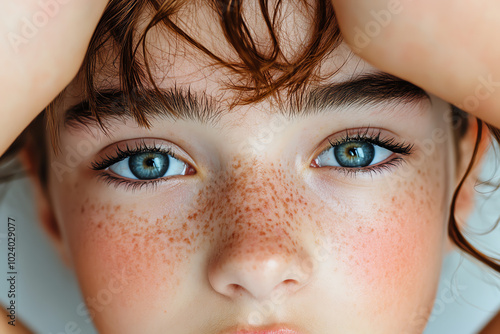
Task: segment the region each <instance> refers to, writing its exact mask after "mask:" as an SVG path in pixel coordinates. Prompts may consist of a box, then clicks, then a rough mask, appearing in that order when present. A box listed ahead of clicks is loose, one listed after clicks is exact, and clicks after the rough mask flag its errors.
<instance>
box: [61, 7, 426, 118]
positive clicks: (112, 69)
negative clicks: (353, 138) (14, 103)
mask: <svg viewBox="0 0 500 334" xmlns="http://www.w3.org/2000/svg"><path fill="white" fill-rule="evenodd" d="M303 5H304V3H303V2H300V4H294V3H286V4H283V5H282V7H280V10H279V13H278V15H277V16H276V17H275V18H276V19H279V20H277V22H279V24H277V25H276V31H277V32H279V34H277V36H279V43H280V50H281V51H282V52H283V55H282V57H283V59H293V57H294V56H295V57H296V56H297V55H299V54H301V52H303V51H304V48H305V45H307V42H308V40H310V39H311V38H312V36H311V31H308V27H309V28H310V27H312V21H311V20H312V19H314V17H313V15H311V13H314V11H312V10H311V8H306V7H303ZM255 6H257V5H256V4H255V3H253V4H251V3H249V4H247V5H246V7H244V8H243V10H242V11H243V13H244V15H245V19H246V22H247V27H248V28H249V29H250V34H251V35H252V39H253V40H254V41H256V44H255V48H254V49H255V51H256V52H260V53H262V54H264V55H265V54H266V52H267V53H268V52H270V50H271V46H272V42H271V41H272V39H271V38H270V35H269V31H268V30H267V29H264V28H265V27H266V24H265V22H264V21H263V20H262V15H260V14H259V13H260V10H259V9H258V8H256V7H255ZM271 7H272V5H271ZM214 13H215V12H214V10H213V9H212V8H209V7H208V6H207V5H206V4H201V5H200V6H199V7H196V8H193V5H192V4H191V3H189V4H188V5H187V6H185V7H184V8H183V9H181V10H180V11H179V14H178V15H177V16H176V17H175V19H174V21H175V23H176V24H177V25H178V26H179V28H180V29H182V30H183V31H184V32H185V33H186V34H187V35H189V36H191V37H193V38H195V39H196V41H197V42H198V43H199V44H200V45H202V46H203V47H204V48H206V49H207V50H208V52H209V53H213V54H215V55H216V56H217V57H220V58H221V59H224V60H226V61H227V62H229V63H230V64H231V65H234V64H241V62H242V59H241V57H240V59H238V54H237V52H236V51H235V48H234V47H233V46H231V45H230V43H229V42H228V41H227V39H226V36H225V35H224V32H223V30H222V28H221V24H220V22H219V16H217V15H214ZM142 15H143V19H142V20H139V21H138V22H139V23H140V24H139V29H138V31H139V33H138V35H139V34H140V32H141V31H143V30H144V29H145V25H146V23H147V22H149V20H150V17H151V16H152V14H151V13H150V12H148V11H144V12H143V13H142ZM120 47H121V46H118V45H113V44H112V42H110V43H108V45H106V48H104V50H103V51H102V52H101V53H100V54H99V55H98V57H97V58H96V60H97V66H96V71H95V72H94V76H93V79H94V82H95V88H96V90H97V91H98V95H99V96H101V97H102V96H103V95H102V94H100V91H103V90H113V91H114V92H116V91H118V92H119V91H120V89H121V87H122V84H123V82H121V80H122V79H123V78H122V77H120V74H123V73H120V71H123V63H122V64H120V52H119V50H120ZM146 48H147V49H146V51H145V53H143V50H142V49H141V48H139V49H137V50H138V54H137V56H138V60H139V62H140V63H141V64H144V62H145V60H147V63H148V64H149V65H150V67H149V69H150V71H151V76H152V78H153V80H154V84H155V85H156V86H157V87H158V88H160V90H162V91H167V92H169V94H171V95H172V94H173V95H177V97H178V98H177V100H176V104H175V105H176V106H178V103H177V102H179V101H181V100H184V101H181V102H182V103H185V101H186V100H188V101H187V104H188V105H191V106H193V105H200V104H199V103H197V101H194V102H193V103H191V101H189V99H185V98H184V97H185V96H186V95H190V94H191V95H196V96H198V97H200V96H202V97H203V98H202V99H201V100H206V101H210V102H212V101H215V103H211V105H216V106H217V108H216V109H217V112H218V114H223V113H229V112H228V111H240V112H241V111H245V110H256V109H258V110H263V111H271V112H276V111H282V110H286V109H290V105H289V104H290V101H289V100H286V99H285V100H283V99H282V100H280V101H279V102H280V103H276V102H277V101H276V100H274V99H273V96H271V97H270V98H267V99H264V100H262V101H259V102H258V103H253V104H252V106H251V107H252V108H248V106H246V107H242V108H236V109H232V108H230V107H231V105H232V104H233V103H234V102H235V100H236V99H235V98H236V97H238V96H239V94H240V93H241V91H238V90H234V89H231V85H235V84H236V85H238V84H241V81H240V80H244V79H242V76H241V75H239V74H238V73H235V71H234V69H230V68H229V67H227V66H226V67H224V66H221V65H219V64H214V59H213V57H209V56H208V55H207V53H206V52H202V51H200V49H199V48H197V47H194V46H193V45H192V44H190V43H187V42H186V41H185V39H183V38H181V37H179V34H175V33H173V32H171V31H169V30H167V29H165V28H164V27H163V26H162V25H161V24H160V25H158V26H156V27H155V28H153V29H151V30H150V31H149V32H148V34H147V38H146ZM294 60H295V61H297V59H294ZM304 60H305V61H307V60H308V59H304ZM231 62H232V63H231ZM129 65H130V64H129ZM238 66H239V65H238ZM314 71H315V72H314V74H315V75H314V76H312V77H313V78H315V79H316V80H312V81H311V82H310V83H309V84H307V85H305V87H304V88H305V89H304V91H308V90H309V91H310V90H313V89H315V88H318V87H325V86H328V85H329V84H333V83H339V82H346V81H349V80H353V79H355V78H356V77H360V76H361V75H363V74H367V73H376V72H377V70H376V69H374V68H373V67H371V66H370V65H369V64H367V63H365V62H364V61H362V60H361V59H360V58H358V57H357V56H355V55H354V54H352V53H351V51H350V49H349V48H348V47H347V46H346V45H345V44H340V46H339V47H337V48H335V49H334V50H332V52H331V53H330V54H328V55H327V56H325V57H324V58H323V59H322V60H321V61H320V62H318V64H317V66H316V68H314ZM81 74H82V73H80V75H79V76H77V78H75V80H73V82H72V83H71V84H70V85H69V87H68V88H67V89H66V91H65V94H64V97H63V103H62V105H61V106H60V108H57V117H58V118H59V120H64V119H65V117H66V116H67V114H68V113H67V112H66V110H67V109H68V108H69V109H71V106H73V105H77V104H78V103H79V102H80V101H82V100H84V99H85V97H84V96H83V93H84V91H85V89H84V87H83V85H82V83H83V80H81V79H82V75H81ZM248 76H249V77H250V80H251V74H249V75H248ZM318 78H321V79H320V80H318ZM247 79H248V78H247ZM144 84H145V85H150V84H149V83H147V82H145V83H144ZM369 86H370V85H369V82H368V84H367V83H366V82H365V85H364V86H363V87H361V88H366V87H369ZM389 86H390V85H385V88H386V90H384V89H380V92H381V94H379V93H373V91H372V92H370V93H369V94H371V95H372V96H371V97H370V98H373V95H377V94H378V95H380V96H383V95H384V94H385V93H387V92H388V90H391V89H392V92H389V93H390V94H385V95H387V96H389V97H391V98H400V97H401V96H403V95H405V94H406V93H405V91H404V90H403V91H401V90H400V91H399V92H396V93H395V92H394V89H393V88H394V85H392V88H391V87H389ZM172 91H174V93H172ZM337 91H338V89H337ZM346 91H347V92H348V93H349V94H352V95H356V93H357V92H356V89H353V87H350V90H346ZM414 91H415V90H414ZM178 92H180V93H178ZM186 92H188V93H186ZM327 93H328V91H327ZM348 93H345V94H344V95H343V97H341V98H342V99H344V100H346V96H347V95H348ZM418 94H420V93H418ZM418 94H417V95H418ZM323 95H326V96H327V97H328V98H331V96H329V95H328V94H323ZM410 95H411V94H410ZM420 95H422V94H420ZM336 96H337V97H339V96H340V95H339V94H337V95H336ZM365 96H366V92H365ZM143 97H144V96H132V98H135V99H141V98H143ZM362 97H364V96H361V97H360V98H359V99H358V101H361V100H362ZM372 100H375V99H372ZM101 102H102V103H101V105H104V106H109V105H110V103H107V102H106V101H101ZM111 102H112V103H114V102H115V100H113V101H111ZM195 102H196V103H195ZM182 103H181V104H182ZM118 105H119V106H120V108H116V109H119V110H118V111H119V113H121V112H122V109H126V108H121V106H122V105H123V103H122V102H121V101H120V102H119V103H118ZM80 109H82V108H80ZM156 109H158V108H156ZM195 109H196V108H195ZM206 109H207V108H206ZM77 111H78V113H80V114H81V112H80V111H79V110H77ZM82 111H83V110H82ZM97 112H98V114H99V115H101V114H104V113H101V112H100V110H99V109H98V110H97ZM74 114H75V113H74ZM160 114H165V113H160Z"/></svg>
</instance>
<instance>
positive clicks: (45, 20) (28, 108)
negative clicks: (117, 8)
mask: <svg viewBox="0 0 500 334" xmlns="http://www.w3.org/2000/svg"><path fill="white" fill-rule="evenodd" d="M107 3H108V2H107V1H104V0H71V1H66V0H53V1H51V0H48V1H37V0H26V1H18V2H9V1H2V3H1V4H0V22H2V24H1V25H0V35H1V36H2V43H0V62H1V63H2V64H3V66H2V80H1V81H0V98H1V99H2V101H4V105H3V106H2V108H1V109H0V119H1V120H2V124H8V126H2V131H1V134H0V152H1V153H2V154H3V153H4V152H5V151H6V150H7V148H8V147H9V145H10V144H11V143H12V142H13V141H14V140H15V139H16V137H17V136H18V135H19V134H20V133H21V132H22V131H23V130H24V129H25V128H26V126H27V125H28V124H29V123H30V122H31V121H32V120H33V119H34V118H35V117H36V115H37V114H39V113H40V111H41V110H43V109H44V108H45V106H47V105H48V104H49V103H50V101H52V100H53V99H54V98H55V97H56V96H57V94H59V92H60V91H61V90H63V89H64V87H65V86H67V85H68V83H69V82H70V81H71V80H72V79H73V78H74V76H75V75H76V73H77V72H78V70H79V68H80V66H81V63H82V61H83V58H84V56H85V52H86V51H87V46H88V44H89V42H90V38H91V37H92V33H93V32H94V30H95V27H96V26H97V23H98V22H99V19H100V17H101V15H102V13H103V11H104V8H105V6H106V4H107ZM42 4H44V5H42ZM56 50H57V51H56ZM61 50H64V52H61ZM26 96H29V97H30V98H26Z"/></svg>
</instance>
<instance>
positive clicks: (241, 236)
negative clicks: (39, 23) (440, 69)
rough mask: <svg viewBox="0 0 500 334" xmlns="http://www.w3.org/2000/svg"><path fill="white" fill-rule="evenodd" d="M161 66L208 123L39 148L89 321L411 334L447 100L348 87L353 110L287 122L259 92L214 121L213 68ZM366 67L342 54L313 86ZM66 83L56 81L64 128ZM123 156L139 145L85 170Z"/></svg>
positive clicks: (437, 238)
mask: <svg viewBox="0 0 500 334" xmlns="http://www.w3.org/2000/svg"><path fill="white" fill-rule="evenodd" d="M200 36H203V34H200ZM207 36H208V35H207ZM206 38H208V37H206ZM163 47H164V48H165V47H166V46H163ZM171 52H173V51H172V49H171ZM334 55H335V57H332V58H331V59H330V60H329V62H328V63H325V66H329V67H331V66H338V65H339V64H342V63H343V62H342V60H341V59H343V57H344V56H345V55H346V50H345V49H344V48H343V49H339V50H337V51H336V52H335V54H334ZM167 64H168V62H167V61H165V62H164V63H163V65H165V68H164V69H161V70H164V71H165V73H167V72H168V73H169V76H168V78H167V79H166V80H164V81H162V82H160V81H158V85H159V86H160V87H161V88H162V89H165V90H167V91H168V90H172V89H173V87H174V84H175V86H176V88H177V90H178V91H181V92H185V91H186V90H187V88H188V87H189V88H190V90H191V92H192V93H193V94H192V95H193V96H194V95H196V97H197V98H198V100H203V94H204V93H203V92H206V94H207V96H208V100H216V99H219V100H220V101H211V102H210V104H211V105H210V106H209V107H213V108H214V109H215V110H214V112H217V113H218V114H217V117H215V118H206V119H205V121H201V120H198V119H196V120H194V119H189V118H185V119H178V120H176V121H174V120H173V118H167V117H163V118H162V117H157V118H156V119H152V127H151V129H150V130H147V129H144V128H141V127H138V126H137V125H136V124H135V123H134V122H133V121H132V120H131V119H128V120H126V121H123V122H121V121H119V120H112V121H110V122H109V124H110V125H111V126H112V128H111V129H112V132H111V136H110V137H108V136H105V135H103V134H102V133H101V132H100V131H99V130H98V128H97V127H89V128H88V129H85V128H80V129H74V128H67V129H62V132H61V148H62V154H60V155H59V156H57V157H54V155H53V154H52V153H50V157H49V173H50V174H49V193H50V194H49V195H50V198H51V201H52V208H53V211H54V217H55V219H56V221H57V224H58V225H59V228H60V232H61V243H62V244H63V245H64V247H65V249H66V252H67V255H68V257H69V259H70V262H71V264H72V266H73V267H74V269H75V271H76V273H77V276H78V279H79V282H80V285H81V288H82V291H83V296H84V299H85V300H86V302H87V304H88V308H89V312H90V315H91V316H92V317H93V320H94V322H95V324H96V326H97V328H98V329H99V330H100V331H102V332H103V333H176V334H182V333H217V334H218V333H222V332H223V331H224V330H228V329H232V330H233V331H236V330H237V329H242V328H247V327H252V326H255V327H259V328H261V327H266V326H270V325H275V324H285V325H286V326H289V327H291V328H293V329H296V330H298V331H299V332H301V333H310V334H313V333H325V334H326V333H337V332H338V333H346V332H349V333H354V332H355V333H368V332H370V333H403V332H404V333H413V332H419V331H421V330H422V327H423V326H424V325H425V319H426V312H430V310H431V307H432V302H433V299H434V294H435V289H436V285H437V281H438V277H439V270H440V266H441V260H442V256H443V249H444V245H445V241H446V233H445V232H446V222H447V209H448V207H449V203H450V201H451V194H452V191H453V189H454V186H455V167H454V165H455V155H454V149H453V145H454V144H453V142H452V128H451V124H450V122H449V121H448V120H449V118H448V117H447V112H448V110H449V106H448V105H447V104H445V103H444V102H443V101H440V100H438V99H435V98H434V97H431V98H430V99H428V98H427V97H421V98H420V99H418V100H415V101H413V102H411V103H410V102H408V101H406V102H405V101H404V100H403V99H401V98H395V99H391V100H385V101H382V100H380V99H379V100H378V101H379V102H378V103H369V104H368V103H366V100H367V99H369V96H365V95H364V94H363V93H362V91H363V89H362V88H366V87H359V88H356V89H355V90H354V91H353V92H351V94H350V97H351V98H352V99H353V100H355V102H354V103H352V104H349V105H348V104H342V103H338V104H337V105H331V106H325V108H323V109H321V110H316V109H314V107H312V106H311V107H310V108H308V109H301V110H298V111H297V112H298V115H297V116H295V117H293V118H292V117H288V116H286V115H283V114H282V113H280V111H282V110H280V107H278V106H277V105H276V104H273V103H271V100H265V101H264V102H260V103H258V104H251V105H247V106H239V107H236V108H235V109H233V110H231V112H228V110H227V105H226V104H224V103H225V101H228V100H229V99H226V97H227V96H228V95H224V94H227V93H226V91H224V90H223V89H224V88H225V87H226V86H225V83H227V77H225V72H223V71H222V70H219V69H214V68H210V67H207V66H206V63H203V62H202V61H200V59H199V58H196V57H192V56H189V55H188V54H187V53H186V52H183V53H178V54H175V63H174V64H173V67H172V68H168V66H167ZM368 73H371V74H373V73H375V70H374V69H373V68H371V67H370V66H369V65H367V64H365V63H364V62H362V61H361V60H359V59H357V58H355V57H351V58H349V60H348V61H347V63H346V64H345V65H344V66H343V67H342V69H341V71H340V73H339V74H338V75H336V76H334V77H332V78H331V79H329V80H325V81H323V82H321V83H320V84H321V86H328V85H336V84H339V83H340V82H344V81H347V80H351V79H353V80H356V78H357V77H358V75H359V74H368ZM156 74H161V72H157V73H156ZM374 80H375V79H374ZM365 83H366V82H365ZM358 84H360V85H362V84H363V83H362V82H358ZM106 85H108V86H106ZM102 87H103V88H106V89H110V88H115V89H116V88H117V87H116V86H113V83H112V82H109V81H108V83H107V84H106V83H104V81H103V83H102ZM79 89H80V88H79V86H78V85H77V84H76V82H75V83H73V84H72V85H71V87H70V89H68V93H67V94H66V96H65V98H64V103H63V104H64V105H65V107H63V106H61V107H60V108H59V110H58V114H59V117H60V119H61V120H62V118H63V115H64V112H65V111H66V109H67V108H68V107H70V106H72V105H74V104H75V103H78V102H79V101H80V100H79V95H81V94H82V92H81V91H79ZM379 89H380V91H381V92H388V93H389V95H391V94H390V89H389V88H388V85H383V84H382V85H381V87H380V88H379ZM344 91H345V87H344V88H343V89H341V90H339V92H341V93H342V92H344ZM332 94H333V93H332ZM181 95H182V94H181ZM185 96H186V94H184V97H185ZM330 97H331V96H330ZM372 97H373V96H372ZM431 100H432V101H431ZM287 108H288V106H284V105H282V106H281V109H287ZM179 111H186V110H179ZM191 111H193V112H194V114H196V113H197V112H198V114H201V113H199V111H200V110H199V109H197V108H196V107H195V108H194V110H191ZM205 111H206V110H205ZM207 119H208V120H207ZM346 134H347V135H348V136H346ZM329 141H330V142H331V143H332V144H334V145H336V147H335V149H333V148H332V146H331V145H330V143H329ZM343 141H347V143H343ZM127 146H128V148H129V149H136V148H141V147H148V148H149V151H150V153H149V154H148V153H136V154H135V155H134V156H133V158H129V159H127V160H122V161H121V162H114V163H113V164H112V166H111V167H110V169H108V170H93V169H91V167H92V166H96V164H100V163H102V162H103V161H104V160H106V159H107V158H111V159H113V158H114V157H116V156H117V149H120V150H122V151H124V150H126V149H127ZM384 147H385V148H384ZM151 148H158V149H161V150H165V151H166V150H167V149H170V150H171V151H172V152H173V153H174V155H175V158H173V157H172V156H169V155H167V154H166V153H165V154H163V155H162V154H161V153H158V152H154V151H151ZM394 152H396V153H394ZM61 166H63V168H62V167H61ZM350 166H351V167H350ZM103 174H106V175H108V177H107V178H105V177H103V176H102V175H103ZM99 175H101V176H99ZM110 177H111V178H110ZM136 178H143V179H144V178H150V179H149V180H143V181H140V180H137V179H136ZM155 179H160V180H159V182H157V183H156V184H152V183H151V182H152V181H154V180H155ZM127 182H132V183H131V184H129V183H127ZM148 182H149V183H148ZM224 333H225V332H224ZM287 333H288V332H287Z"/></svg>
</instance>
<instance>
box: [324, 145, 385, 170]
mask: <svg viewBox="0 0 500 334" xmlns="http://www.w3.org/2000/svg"><path fill="white" fill-rule="evenodd" d="M392 154H393V152H391V151H390V150H388V149H385V148H383V147H380V146H378V145H374V144H371V143H368V142H365V141H348V142H345V143H342V144H338V145H334V146H332V147H331V148H329V149H327V150H325V151H323V152H322V153H321V154H320V155H319V156H318V158H317V159H316V163H317V164H318V166H320V167H324V166H338V167H346V168H362V167H367V166H371V165H375V164H378V163H380V162H382V161H384V160H385V159H387V158H388V157H390V156H391V155H392Z"/></svg>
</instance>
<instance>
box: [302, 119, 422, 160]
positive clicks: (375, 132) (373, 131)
mask: <svg viewBox="0 0 500 334" xmlns="http://www.w3.org/2000/svg"><path fill="white" fill-rule="evenodd" d="M360 138H361V139H362V140H364V141H366V142H368V143H371V144H374V145H378V146H380V147H382V148H386V149H389V150H392V149H393V148H394V147H391V145H384V142H385V143H386V144H391V143H392V144H393V145H396V146H397V147H399V148H400V151H401V152H395V153H400V154H405V153H403V151H408V153H406V154H411V153H413V149H414V145H412V144H406V142H405V141H404V140H403V139H401V140H398V139H396V138H399V136H398V135H396V134H395V133H394V132H392V131H390V130H386V129H382V128H375V127H369V126H368V127H359V128H351V129H344V130H342V131H338V132H336V133H334V134H332V135H330V136H328V137H327V138H326V139H324V140H323V141H322V142H321V143H320V144H319V145H318V148H317V149H316V150H314V153H313V155H312V157H311V158H310V161H313V160H314V159H315V158H316V157H317V156H319V155H320V154H321V153H323V152H324V151H326V150H328V149H330V148H331V147H332V146H334V145H340V144H342V143H344V142H346V141H349V140H347V139H350V140H356V139H360ZM376 139H378V140H376ZM380 142H381V143H380ZM391 148H392V149H391Z"/></svg>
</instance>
